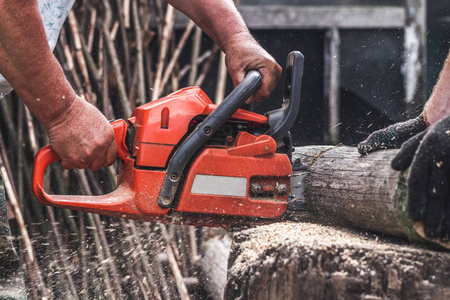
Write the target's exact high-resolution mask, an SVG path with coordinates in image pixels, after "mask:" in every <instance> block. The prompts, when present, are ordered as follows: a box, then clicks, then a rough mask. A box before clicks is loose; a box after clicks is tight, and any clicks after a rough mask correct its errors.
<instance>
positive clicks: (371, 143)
mask: <svg viewBox="0 0 450 300" xmlns="http://www.w3.org/2000/svg"><path fill="white" fill-rule="evenodd" d="M425 129H427V124H426V122H425V120H424V116H423V115H422V114H421V115H420V116H418V117H417V118H415V119H411V120H408V121H406V122H401V123H396V124H393V125H391V126H389V127H386V128H383V129H380V130H377V131H375V132H373V133H372V134H371V135H369V137H368V138H367V139H365V140H364V141H362V142H361V143H359V145H358V151H359V153H361V154H368V153H369V152H374V151H377V150H380V149H388V148H400V146H401V145H402V144H403V142H405V141H406V140H408V139H409V138H411V137H412V136H414V135H416V134H418V133H419V132H422V131H424V130H425Z"/></svg>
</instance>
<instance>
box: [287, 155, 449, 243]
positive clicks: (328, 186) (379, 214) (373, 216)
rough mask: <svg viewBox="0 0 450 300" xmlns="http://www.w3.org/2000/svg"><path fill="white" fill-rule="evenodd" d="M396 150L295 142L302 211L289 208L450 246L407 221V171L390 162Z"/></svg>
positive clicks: (313, 217) (303, 217)
mask: <svg viewBox="0 0 450 300" xmlns="http://www.w3.org/2000/svg"><path fill="white" fill-rule="evenodd" d="M397 152H398V150H383V151H377V152H374V153H371V154H369V155H360V154H359V153H358V151H357V150H356V148H353V147H335V146H308V147H298V148H296V149H295V152H294V154H293V157H294V159H300V160H301V161H302V163H303V164H305V165H307V166H308V170H306V171H304V172H302V173H304V179H303V180H304V189H305V190H304V199H305V208H306V210H307V212H305V213H299V214H294V218H295V219H297V220H298V221H307V222H314V223H320V224H326V225H335V226H342V227H355V228H360V229H364V230H367V231H373V232H378V233H384V234H388V235H392V236H397V237H402V238H407V239H409V240H411V241H416V242H417V241H418V242H424V243H427V244H428V245H431V246H437V245H439V246H442V247H444V248H447V249H450V243H449V242H448V241H447V242H446V241H442V240H439V239H435V240H429V239H426V238H425V236H424V234H423V227H422V224H420V223H414V224H413V222H411V220H410V219H409V217H408V213H407V180H406V179H407V176H408V173H407V172H398V171H395V170H394V169H392V167H391V160H392V158H393V157H394V156H395V154H396V153H397ZM300 172H301V171H300ZM297 173H299V172H297Z"/></svg>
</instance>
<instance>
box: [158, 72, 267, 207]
mask: <svg viewBox="0 0 450 300" xmlns="http://www.w3.org/2000/svg"><path fill="white" fill-rule="evenodd" d="M261 81H262V77H261V74H260V73H259V72H258V71H250V72H249V73H247V75H246V76H245V78H244V80H243V81H242V82H241V83H240V84H239V85H238V86H237V87H236V88H235V89H234V90H233V91H232V92H231V93H230V94H229V95H228V96H227V97H226V98H225V99H224V100H223V101H222V103H220V104H219V106H217V107H216V109H215V110H214V111H213V112H212V113H211V114H210V115H209V116H207V117H206V119H205V120H204V121H203V122H202V123H200V124H199V125H198V126H197V128H195V130H194V131H193V132H192V133H191V134H190V135H189V136H188V137H187V138H186V139H185V140H184V142H183V143H182V144H181V145H180V147H178V149H177V150H176V151H175V153H174V154H173V156H172V158H171V159H170V162H169V165H168V166H167V173H166V176H165V178H164V181H163V184H162V187H161V192H160V194H159V197H158V205H159V206H160V207H162V208H169V207H171V206H172V203H173V201H174V199H175V196H176V193H177V190H178V186H179V185H180V182H181V176H182V174H183V171H184V168H185V167H186V165H187V163H188V162H189V160H190V159H191V158H192V156H193V155H194V154H195V152H197V150H198V149H199V148H200V147H201V146H202V145H203V144H204V143H205V142H206V141H207V140H208V139H209V138H211V137H212V136H213V135H214V133H215V132H216V131H217V130H218V129H220V128H221V127H222V126H223V125H224V124H225V122H226V121H227V120H228V119H229V118H230V117H231V116H232V115H233V114H234V113H235V112H236V111H237V110H238V109H239V108H240V107H241V106H242V105H243V104H244V103H245V101H246V100H247V99H248V98H249V97H250V96H251V95H252V94H253V93H254V92H255V91H256V90H257V89H258V88H259V86H260V85H261Z"/></svg>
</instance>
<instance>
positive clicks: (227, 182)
mask: <svg viewBox="0 0 450 300" xmlns="http://www.w3.org/2000/svg"><path fill="white" fill-rule="evenodd" d="M191 193H192V194H206V195H220V196H235V197H245V196H247V178H245V177H229V176H213V175H200V174H197V175H195V178H194V183H192V187H191Z"/></svg>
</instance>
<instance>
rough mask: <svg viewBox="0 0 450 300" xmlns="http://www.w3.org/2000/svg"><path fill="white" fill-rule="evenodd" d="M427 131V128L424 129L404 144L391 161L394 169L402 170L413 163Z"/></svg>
mask: <svg viewBox="0 0 450 300" xmlns="http://www.w3.org/2000/svg"><path fill="white" fill-rule="evenodd" d="M426 133H427V130H424V131H422V132H421V133H419V134H416V135H415V136H413V137H412V138H410V139H409V140H407V141H406V142H404V143H403V144H402V147H401V148H400V151H399V152H398V153H397V155H396V156H395V157H394V158H393V159H392V161H391V166H392V168H393V169H394V170H397V171H402V170H405V169H406V168H408V167H409V165H411V162H412V160H413V158H414V154H415V153H416V150H417V148H418V147H419V145H420V142H421V141H422V139H423V137H424V135H425V134H426Z"/></svg>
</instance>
